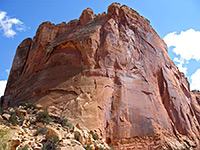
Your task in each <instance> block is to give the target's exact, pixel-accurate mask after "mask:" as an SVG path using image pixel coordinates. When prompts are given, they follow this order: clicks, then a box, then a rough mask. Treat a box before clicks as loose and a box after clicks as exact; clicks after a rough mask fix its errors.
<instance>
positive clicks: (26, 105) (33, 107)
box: [19, 101, 36, 110]
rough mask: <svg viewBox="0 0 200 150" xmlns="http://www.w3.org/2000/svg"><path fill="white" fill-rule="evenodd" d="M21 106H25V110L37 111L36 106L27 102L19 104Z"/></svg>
mask: <svg viewBox="0 0 200 150" xmlns="http://www.w3.org/2000/svg"><path fill="white" fill-rule="evenodd" d="M19 105H20V106H23V107H24V109H25V110H27V109H28V108H29V109H32V110H33V109H36V105H35V104H34V103H32V102H30V101H25V102H21V103H20V104H19Z"/></svg>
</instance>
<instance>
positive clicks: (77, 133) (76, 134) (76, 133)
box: [74, 131, 80, 141]
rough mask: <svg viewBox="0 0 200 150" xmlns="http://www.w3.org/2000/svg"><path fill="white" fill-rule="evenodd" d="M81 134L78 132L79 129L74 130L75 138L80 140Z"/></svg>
mask: <svg viewBox="0 0 200 150" xmlns="http://www.w3.org/2000/svg"><path fill="white" fill-rule="evenodd" d="M79 136H80V133H79V132H77V131H75V132H74V138H75V139H76V140H77V141H79Z"/></svg>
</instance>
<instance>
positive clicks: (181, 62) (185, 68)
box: [174, 57, 188, 75]
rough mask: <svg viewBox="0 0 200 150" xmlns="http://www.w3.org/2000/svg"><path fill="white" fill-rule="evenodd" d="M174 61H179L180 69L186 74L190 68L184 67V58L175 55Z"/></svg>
mask: <svg viewBox="0 0 200 150" xmlns="http://www.w3.org/2000/svg"><path fill="white" fill-rule="evenodd" d="M174 61H175V62H178V63H179V64H178V65H177V67H178V69H179V70H180V71H181V72H183V73H184V74H185V75H186V73H187V70H188V68H187V67H183V64H184V63H185V62H184V60H182V59H178V58H177V57H175V58H174Z"/></svg>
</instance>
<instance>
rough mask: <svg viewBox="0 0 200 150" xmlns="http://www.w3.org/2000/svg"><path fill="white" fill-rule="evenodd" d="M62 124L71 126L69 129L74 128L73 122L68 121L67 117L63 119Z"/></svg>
mask: <svg viewBox="0 0 200 150" xmlns="http://www.w3.org/2000/svg"><path fill="white" fill-rule="evenodd" d="M60 124H61V125H62V126H63V127H64V126H67V127H69V129H72V128H73V125H72V124H71V123H69V122H68V120H67V119H62V120H61V122H60Z"/></svg>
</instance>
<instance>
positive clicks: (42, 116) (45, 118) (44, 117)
mask: <svg viewBox="0 0 200 150" xmlns="http://www.w3.org/2000/svg"><path fill="white" fill-rule="evenodd" d="M36 121H37V122H42V123H43V124H44V123H46V124H48V123H49V122H50V121H52V119H51V117H50V116H49V113H48V111H47V110H46V109H45V110H44V111H42V112H39V113H38V115H37V116H36Z"/></svg>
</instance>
